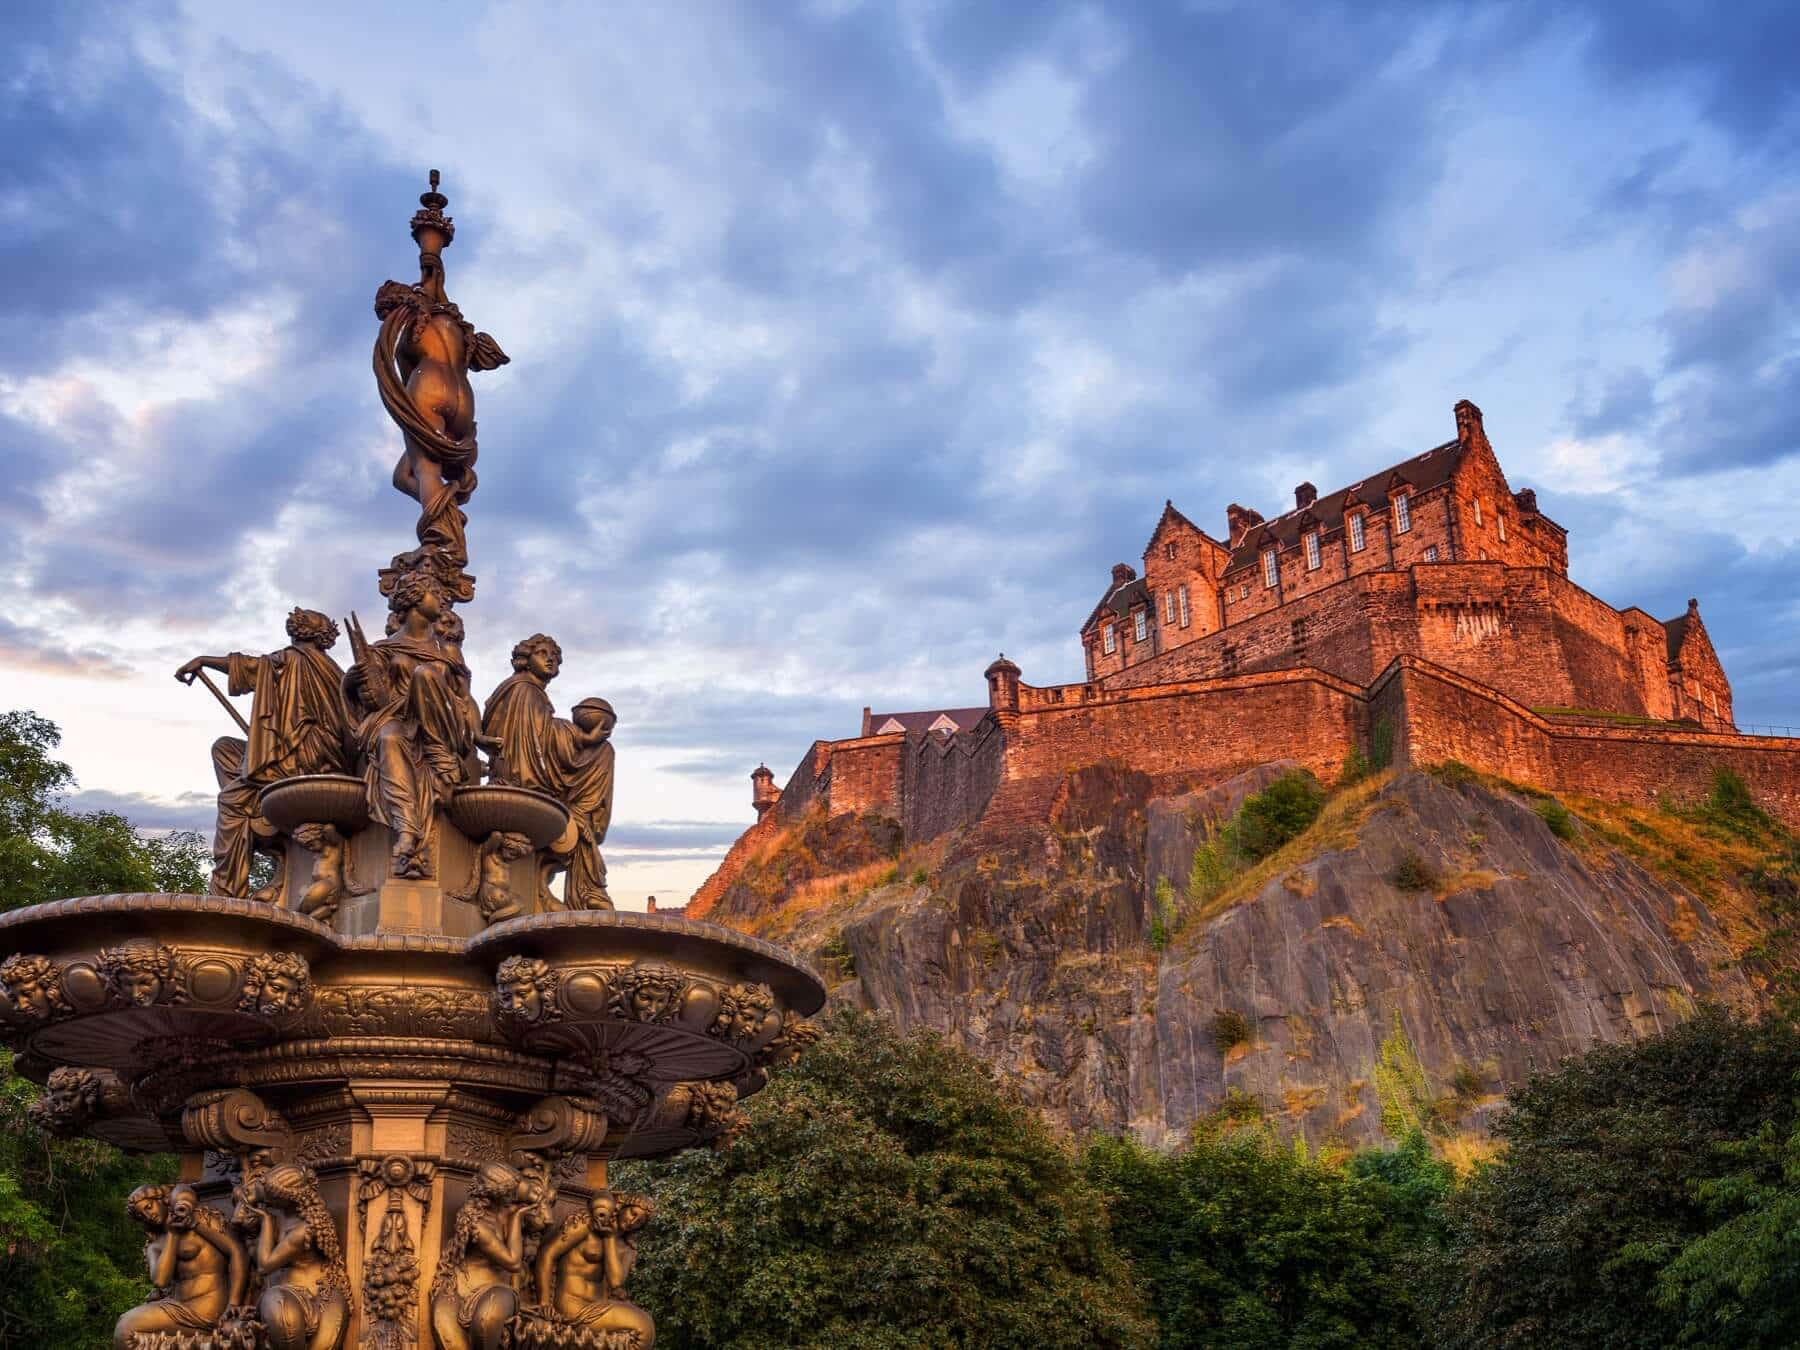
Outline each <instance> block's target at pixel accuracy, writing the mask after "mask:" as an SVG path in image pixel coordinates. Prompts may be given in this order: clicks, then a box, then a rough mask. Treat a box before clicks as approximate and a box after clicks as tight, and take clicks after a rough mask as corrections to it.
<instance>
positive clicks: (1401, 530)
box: [1394, 492, 1412, 534]
mask: <svg viewBox="0 0 1800 1350" xmlns="http://www.w3.org/2000/svg"><path fill="white" fill-rule="evenodd" d="M1411 528H1412V503H1411V502H1410V501H1409V500H1408V499H1407V496H1406V494H1405V493H1404V492H1402V493H1400V494H1399V495H1397V496H1396V497H1395V498H1394V532H1395V533H1396V534H1405V533H1406V532H1407V531H1408V530H1410V529H1411Z"/></svg>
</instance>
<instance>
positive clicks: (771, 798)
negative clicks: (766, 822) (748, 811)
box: [750, 764, 781, 821]
mask: <svg viewBox="0 0 1800 1350" xmlns="http://www.w3.org/2000/svg"><path fill="white" fill-rule="evenodd" d="M780 800H781V789H780V788H778V787H776V786H775V775H774V774H772V773H770V772H769V766H768V765H767V764H758V765H757V766H756V768H755V769H754V770H752V771H751V774H750V805H752V806H754V807H755V808H756V818H757V820H758V821H760V820H762V818H763V817H764V816H766V815H768V814H769V811H770V809H771V808H773V807H774V805H775V803H776V802H778V801H780Z"/></svg>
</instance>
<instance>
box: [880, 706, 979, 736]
mask: <svg viewBox="0 0 1800 1350" xmlns="http://www.w3.org/2000/svg"><path fill="white" fill-rule="evenodd" d="M987 715H988V710H987V709H986V708H927V709H926V710H925V711H924V712H897V713H876V714H875V715H874V716H872V717H870V718H869V734H870V735H871V736H891V735H893V734H895V733H896V732H910V731H935V732H938V733H939V734H940V735H949V734H952V733H954V732H958V731H973V730H974V729H975V724H976V723H977V722H979V721H981V719H982V718H984V717H986V716H987Z"/></svg>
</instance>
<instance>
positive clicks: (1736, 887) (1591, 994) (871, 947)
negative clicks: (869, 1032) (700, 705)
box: [696, 763, 1791, 1146]
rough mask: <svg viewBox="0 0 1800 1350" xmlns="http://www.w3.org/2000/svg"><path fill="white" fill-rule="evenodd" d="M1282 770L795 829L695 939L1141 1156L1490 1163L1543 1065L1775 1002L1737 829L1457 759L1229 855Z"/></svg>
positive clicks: (1764, 860) (1090, 775) (1779, 878)
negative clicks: (725, 939)
mask: <svg viewBox="0 0 1800 1350" xmlns="http://www.w3.org/2000/svg"><path fill="white" fill-rule="evenodd" d="M1292 772H1294V769H1293V766H1291V765H1289V764H1285V763H1275V764H1266V765H1261V766H1258V767H1256V768H1254V769H1251V770H1249V771H1248V772H1244V773H1240V774H1238V775H1236V776H1234V777H1231V778H1229V779H1227V780H1225V781H1221V782H1213V783H1206V782H1195V781H1192V780H1191V779H1189V780H1183V779H1180V778H1154V777H1152V776H1150V775H1147V774H1144V773H1140V772H1136V771H1133V770H1130V769H1127V768H1124V767H1122V766H1117V765H1106V764H1102V765H1096V766H1092V767H1088V768H1084V769H1079V770H1076V771H1073V772H1071V773H1069V774H1067V775H1065V776H1064V777H1062V778H1061V779H1059V780H1051V781H1040V782H1036V783H1029V784H1009V785H1008V786H1007V789H1006V790H1005V791H1004V792H1003V793H1002V794H1001V797H1002V798H1005V799H1006V800H1004V801H1003V800H1000V799H998V798H997V800H996V802H995V806H996V808H1000V809H998V810H990V812H989V813H988V816H987V817H986V818H985V819H984V820H983V821H981V822H979V823H978V824H977V825H976V826H974V827H972V828H971V829H969V830H966V831H962V832H958V833H953V834H951V835H949V836H946V837H942V838H940V839H938V840H935V841H933V843H932V844H931V845H930V846H928V847H922V848H907V847H906V846H905V845H904V843H903V840H902V835H901V831H900V829H899V828H898V827H897V826H896V825H895V824H894V823H893V822H891V821H888V820H885V819H883V818H881V817H878V816H873V815H854V814H846V815H841V816H838V817H835V818H830V819H827V818H825V817H824V816H822V815H817V814H815V815H813V816H811V817H808V818H806V819H804V820H801V821H798V822H795V823H793V824H791V825H788V826H786V827H784V828H782V829H779V830H772V831H769V832H768V833H767V834H766V837H764V838H763V840H762V841H761V844H760V847H759V850H758V852H757V853H756V855H755V856H754V857H752V858H751V859H750V860H749V861H748V862H747V863H746V865H745V866H744V867H743V868H742V869H741V870H740V871H739V872H738V874H737V876H736V878H735V880H733V881H732V882H731V883H730V884H729V885H728V886H726V887H724V888H723V890H722V891H720V892H719V893H718V894H716V895H715V896H713V897H711V898H710V903H709V906H708V910H709V912H708V913H707V914H706V915H705V917H708V918H710V919H712V920H714V921H715V922H722V923H727V924H731V925H734V926H737V927H741V928H745V929H748V930H750V931H753V932H756V933H759V934H761V935H764V936H768V937H772V938H775V939H777V940H780V941H783V942H786V943H789V944H791V945H793V946H795V947H797V948H798V949H799V950H801V951H802V952H804V953H806V954H807V955H808V956H810V957H811V958H813V959H814V960H815V961H817V962H818V963H819V964H820V965H821V967H822V968H823V969H824V970H825V971H826V972H827V975H828V979H829V980H830V982H831V983H832V985H833V991H832V997H833V998H834V999H835V1000H837V1001H839V1002H843V1003H853V1004H857V1005H860V1006H864V1007H871V1008H875V1009H878V1010H881V1011H884V1012H887V1013H890V1014H891V1015H893V1016H894V1017H895V1018H896V1019H897V1020H898V1021H899V1022H900V1023H901V1024H902V1025H903V1026H908V1027H911V1026H929V1027H935V1028H938V1029H941V1030H943V1031H944V1032H946V1033H947V1034H949V1035H951V1036H952V1037H954V1038H956V1039H957V1040H959V1041H961V1042H962V1043H963V1044H965V1045H966V1046H968V1047H969V1048H970V1049H971V1050H973V1051H975V1052H976V1053H978V1054H980V1055H981V1056H983V1057H984V1058H986V1059H987V1060H988V1061H989V1062H990V1063H992V1064H993V1065H994V1066H995V1067H996V1069H997V1070H999V1071H1000V1072H1001V1073H1002V1075H1004V1076H1005V1077H1007V1078H1010V1079H1011V1080H1013V1081H1014V1082H1016V1083H1017V1084H1018V1085H1019V1086H1020V1088H1021V1090H1022V1091H1023V1092H1024V1093H1025V1094H1026V1096H1027V1097H1028V1098H1029V1099H1030V1100H1032V1101H1034V1102H1035V1103H1037V1104H1038V1105H1039V1106H1040V1107H1041V1108H1042V1109H1043V1110H1044V1111H1045V1112H1046V1113H1047V1114H1049V1115H1050V1117H1051V1118H1052V1119H1053V1120H1055V1121H1056V1122H1058V1123H1059V1124H1061V1125H1063V1126H1065V1127H1067V1128H1068V1129H1069V1130H1071V1131H1074V1132H1084V1131H1088V1130H1107V1131H1118V1130H1130V1131H1132V1132H1133V1133H1135V1134H1137V1135H1138V1136H1139V1137H1141V1138H1143V1139H1145V1140H1147V1141H1151V1142H1159V1143H1160V1142H1165V1141H1168V1140H1170V1139H1172V1138H1175V1137H1178V1136H1180V1135H1182V1134H1183V1133H1185V1132H1186V1131H1187V1130H1189V1129H1190V1128H1191V1127H1192V1126H1193V1124H1194V1123H1195V1122H1196V1121H1197V1120H1199V1119H1202V1118H1205V1117H1228V1118H1245V1117H1251V1116H1261V1117H1264V1118H1268V1119H1272V1120H1273V1121H1274V1122H1275V1123H1276V1124H1277V1125H1279V1126H1280V1127H1281V1128H1283V1129H1285V1130H1288V1131H1290V1132H1292V1133H1295V1134H1299V1135H1303V1136H1304V1137H1306V1138H1307V1139H1308V1140H1309V1141H1312V1142H1314V1143H1316V1144H1321V1145H1332V1144H1343V1145H1348V1146H1354V1145H1358V1144H1365V1143H1370V1142H1374V1141H1376V1140H1379V1139H1381V1138H1383V1137H1388V1136H1392V1135H1394V1134H1396V1133H1398V1132H1400V1131H1402V1130H1404V1129H1406V1128H1410V1127H1411V1126H1413V1125H1423V1126H1425V1127H1427V1128H1429V1129H1432V1130H1434V1131H1436V1132H1437V1133H1438V1134H1439V1135H1440V1136H1441V1137H1443V1138H1445V1139H1446V1140H1454V1139H1462V1140H1464V1141H1468V1142H1473V1141H1478V1140H1479V1139H1480V1137H1481V1136H1482V1135H1483V1134H1484V1133H1485V1128H1486V1124H1487V1122H1488V1121H1489V1120H1490V1119H1491V1115H1492V1111H1493V1108H1494V1107H1495V1106H1496V1105H1497V1104H1498V1103H1500V1102H1501V1101H1502V1100H1503V1099H1504V1092H1505V1090H1506V1088H1507V1086H1508V1085H1509V1084H1512V1083H1515V1082H1518V1081H1520V1080H1521V1079H1522V1078H1523V1077H1524V1076H1525V1075H1527V1074H1528V1073H1530V1072H1531V1071H1532V1070H1534V1069H1536V1068H1541V1067H1545V1066H1547V1065H1549V1064H1552V1063H1554V1062H1555V1061H1556V1060H1557V1059H1558V1058H1560V1057H1561V1056H1563V1055H1565V1054H1569V1053H1573V1052H1577V1051H1580V1050H1583V1049H1585V1048H1586V1047H1588V1046H1590V1045H1592V1044H1594V1043H1595V1042H1597V1041H1612V1040H1621V1039H1626V1038H1631V1037H1638V1036H1643V1035H1646V1034H1649V1033H1651V1032H1654V1031H1656V1030H1657V1029H1659V1028H1662V1027H1666V1026H1668V1025H1670V1024H1671V1023H1672V1022H1674V1021H1677V1020H1679V1019H1681V1018H1683V1017H1684V1016H1686V1015H1687V1014H1688V1013H1689V1012H1691V1010H1692V1009H1693V1008H1694V1007H1695V1005H1696V1004H1697V1003H1698V1002H1700V1001H1702V1000H1715V1001H1721V1002H1726V1003H1731V1004H1736V1005H1755V1004H1758V1003H1759V1002H1760V1001H1762V1000H1763V999H1764V998H1765V997H1766V996H1767V995H1766V987H1767V983H1768V981H1767V978H1766V972H1765V971H1764V970H1763V967H1762V966H1761V965H1760V964H1759V960H1760V957H1759V954H1758V953H1759V946H1758V944H1759V943H1761V942H1762V941H1763V939H1764V937H1765V935H1766V929H1767V928H1768V926H1769V925H1768V922H1767V920H1766V919H1765V917H1764V915H1765V912H1766V910H1767V906H1768V903H1769V902H1768V896H1767V892H1768V890H1769V886H1770V885H1771V884H1772V882H1771V878H1773V879H1774V883H1778V884H1779V885H1781V886H1791V883H1790V882H1789V881H1787V879H1786V876H1785V874H1778V873H1776V872H1771V871H1770V870H1769V869H1770V862H1769V860H1770V859H1771V858H1774V857H1777V856H1784V855H1783V852H1782V851H1783V850H1784V849H1786V847H1787V844H1786V836H1785V835H1784V834H1783V833H1782V832H1781V831H1780V830H1779V829H1778V828H1775V827H1773V826H1770V825H1768V824H1767V822H1766V821H1763V820H1761V819H1760V818H1759V817H1758V816H1757V814H1756V813H1755V811H1754V809H1753V808H1752V809H1750V811H1749V814H1748V815H1747V816H1745V817H1743V818H1742V819H1736V818H1718V817H1717V816H1716V813H1715V815H1714V816H1709V815H1707V813H1706V812H1705V810H1704V809H1703V808H1696V809H1691V810H1687V811H1675V810H1669V809H1661V810H1659V809H1648V810H1647V809H1642V808H1636V807H1626V806H1616V805H1611V804H1606V803H1601V802H1598V801H1594V800H1590V799H1585V798H1570V799H1566V800H1565V801H1562V802H1559V801H1557V800H1555V799H1552V798H1548V797H1546V796H1544V795H1543V794H1539V793H1535V792H1533V791H1532V790H1530V789H1526V788H1519V787H1516V786H1514V785H1511V784H1506V783H1502V782H1499V781H1497V780H1492V779H1485V778H1480V777H1478V776H1476V775H1474V774H1472V773H1470V772H1468V771H1467V770H1462V769H1460V768H1459V767H1458V766H1455V765H1448V766H1441V767H1439V768H1437V769H1434V770H1407V771H1404V772H1400V773H1398V774H1396V773H1392V772H1389V773H1383V774H1376V775H1373V776H1370V777H1367V778H1365V779H1364V780H1362V781H1360V782H1357V783H1355V784H1354V785H1351V786H1347V787H1343V788H1340V789H1338V790H1336V791H1334V792H1333V793H1332V794H1331V795H1330V796H1329V798H1328V799H1327V801H1326V803H1325V805H1324V808H1323V810H1322V812H1320V814H1319V815H1318V817H1317V819H1316V820H1314V821H1313V823H1312V824H1311V825H1310V827H1308V828H1306V829H1305V831H1304V833H1302V834H1300V835H1299V837H1297V838H1294V839H1292V840H1291V841H1289V842H1287V843H1286V844H1285V845H1283V846H1281V847H1280V848H1279V849H1278V850H1277V851H1276V852H1274V853H1273V854H1272V855H1270V856H1267V857H1263V858H1261V859H1260V860H1258V861H1255V862H1250V861H1248V860H1247V859H1245V858H1243V857H1241V856H1237V857H1236V858H1235V859H1234V860H1232V858H1233V855H1231V854H1230V852H1229V850H1228V849H1226V848H1225V843H1226V841H1227V840H1228V839H1229V838H1230V837H1231V836H1230V828H1231V825H1232V822H1233V821H1234V820H1235V819H1236V818H1237V817H1238V814H1239V812H1240V808H1241V807H1242V806H1243V803H1244V802H1245V800H1246V799H1247V798H1249V797H1251V796H1252V795H1253V794H1257V793H1260V792H1262V791H1263V790H1264V789H1265V788H1267V787H1268V785H1270V784H1271V783H1273V782H1275V781H1276V780H1277V779H1278V778H1279V777H1281V776H1282V775H1283V774H1284V773H1292ZM1222 858H1224V859H1227V860H1228V861H1225V862H1222V861H1221V859H1222ZM696 917H699V916H696Z"/></svg>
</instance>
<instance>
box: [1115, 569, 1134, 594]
mask: <svg viewBox="0 0 1800 1350" xmlns="http://www.w3.org/2000/svg"><path fill="white" fill-rule="evenodd" d="M1136 580H1137V568H1135V567H1133V566H1132V565H1131V564H1130V563H1114V564H1113V588H1114V589H1115V590H1116V589H1118V588H1119V587H1120V586H1123V585H1124V584H1125V583H1126V582H1128V581H1136Z"/></svg>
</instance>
